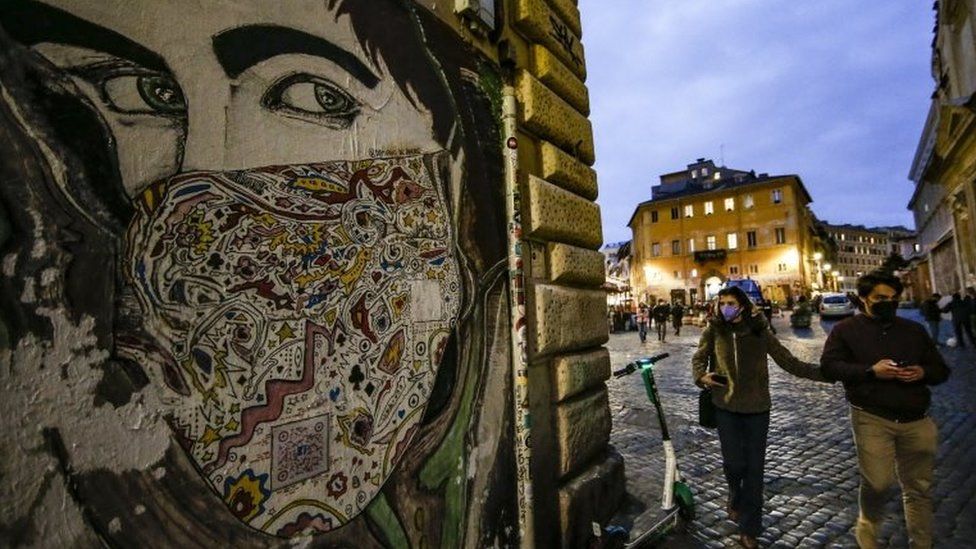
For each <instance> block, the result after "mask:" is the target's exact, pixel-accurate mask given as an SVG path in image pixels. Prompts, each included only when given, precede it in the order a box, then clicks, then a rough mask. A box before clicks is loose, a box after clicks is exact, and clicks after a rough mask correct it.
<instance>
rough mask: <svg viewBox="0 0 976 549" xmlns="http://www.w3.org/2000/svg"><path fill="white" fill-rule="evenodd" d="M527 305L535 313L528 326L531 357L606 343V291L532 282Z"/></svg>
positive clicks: (607, 335)
mask: <svg viewBox="0 0 976 549" xmlns="http://www.w3.org/2000/svg"><path fill="white" fill-rule="evenodd" d="M529 307H530V309H531V311H532V314H533V315H535V316H534V318H535V319H536V321H535V327H534V329H533V328H532V326H531V325H530V328H529V330H530V331H529V334H530V338H529V344H530V347H529V350H530V352H531V354H532V356H533V357H536V356H541V355H551V354H557V353H567V352H572V351H578V350H581V349H586V348H589V347H595V346H597V345H602V344H603V343H606V341H607V339H609V334H608V333H607V326H606V314H607V313H606V310H607V294H606V292H605V291H603V290H580V289H577V288H567V287H565V286H554V285H551V284H533V285H532V288H531V290H530V292H529Z"/></svg>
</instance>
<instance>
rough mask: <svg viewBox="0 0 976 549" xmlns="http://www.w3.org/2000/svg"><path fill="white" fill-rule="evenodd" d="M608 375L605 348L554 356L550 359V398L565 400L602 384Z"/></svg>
mask: <svg viewBox="0 0 976 549" xmlns="http://www.w3.org/2000/svg"><path fill="white" fill-rule="evenodd" d="M609 377H610V352H609V351H607V350H606V349H597V350H596V351H590V352H588V353H580V354H574V355H565V356H560V357H556V358H555V359H553V361H552V399H553V401H556V402H560V401H563V400H566V399H567V398H570V397H573V396H576V395H578V394H580V393H582V392H584V391H586V390H588V389H591V388H593V387H598V386H600V385H603V382H604V381H606V380H607V379H608V378H609Z"/></svg>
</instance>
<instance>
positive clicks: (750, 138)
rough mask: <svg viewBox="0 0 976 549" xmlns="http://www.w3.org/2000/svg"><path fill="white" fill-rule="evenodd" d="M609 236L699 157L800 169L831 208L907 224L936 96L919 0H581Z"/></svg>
mask: <svg viewBox="0 0 976 549" xmlns="http://www.w3.org/2000/svg"><path fill="white" fill-rule="evenodd" d="M579 8H580V11H581V14H582V19H583V45H584V47H585V51H586V62H587V81H586V83H587V86H588V87H589V91H590V103H591V112H592V114H591V117H590V118H591V120H592V122H593V131H594V137H595V139H596V157H597V161H596V166H595V167H596V170H597V173H598V177H599V185H600V197H599V199H598V202H599V203H600V207H601V210H602V215H603V230H604V241H605V242H616V241H621V240H629V239H630V238H631V233H630V229H629V228H628V227H627V226H626V223H627V220H628V219H630V216H631V214H632V213H633V211H634V208H635V206H636V205H637V204H638V203H639V202H641V201H643V200H647V199H649V198H650V196H651V186H652V185H656V184H657V183H658V176H659V175H660V174H662V173H667V172H671V171H675V170H680V169H684V168H685V165H686V164H688V163H691V162H693V161H694V160H695V159H696V158H699V157H706V158H712V159H714V160H715V162H716V164H719V163H720V161H721V158H722V155H723V154H722V151H723V145H724V158H725V165H727V166H728V167H730V168H736V169H742V170H751V169H752V170H756V172H757V173H762V172H767V173H769V174H771V175H772V174H786V173H796V174H799V175H800V177H801V178H802V179H803V182H804V184H806V186H807V189H808V190H809V191H810V194H811V195H812V196H813V200H814V201H813V204H812V205H811V207H812V208H813V211H814V212H815V213H816V214H817V216H818V217H820V218H821V219H824V220H827V221H829V222H831V223H855V224H866V225H905V226H906V227H909V228H914V225H913V221H912V217H911V214H910V212H909V211H908V210H907V209H906V207H907V204H908V200H909V198H911V194H912V190H913V185H912V183H911V182H910V181H909V180H908V171H909V168H910V166H911V163H912V158H913V156H914V153H915V146H916V145H917V143H918V139H919V136H920V134H921V131H922V126H923V124H924V123H925V116H926V114H927V112H928V108H929V97H930V96H931V94H932V91H933V89H934V83H933V81H932V77H931V75H930V60H931V52H932V50H931V42H932V27H933V25H934V22H935V19H934V12H933V11H932V2H931V1H920V0H799V1H798V0H580V1H579Z"/></svg>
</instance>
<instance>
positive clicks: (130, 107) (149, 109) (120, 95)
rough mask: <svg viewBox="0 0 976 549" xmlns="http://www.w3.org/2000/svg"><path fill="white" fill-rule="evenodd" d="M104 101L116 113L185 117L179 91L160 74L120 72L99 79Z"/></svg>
mask: <svg viewBox="0 0 976 549" xmlns="http://www.w3.org/2000/svg"><path fill="white" fill-rule="evenodd" d="M102 92H103V95H104V98H105V100H106V101H107V102H108V103H109V104H110V105H111V106H112V108H114V109H115V110H117V111H119V112H124V113H130V114H153V115H162V116H185V115H186V100H185V99H184V98H183V90H181V89H180V85H179V84H177V83H176V81H175V80H173V78H171V77H169V76H167V75H164V74H123V75H119V76H112V77H109V78H106V79H105V80H103V81H102Z"/></svg>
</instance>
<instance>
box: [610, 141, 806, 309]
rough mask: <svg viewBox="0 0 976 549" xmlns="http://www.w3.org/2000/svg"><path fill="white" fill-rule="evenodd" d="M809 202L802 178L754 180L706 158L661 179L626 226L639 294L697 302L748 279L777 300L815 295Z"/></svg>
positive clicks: (760, 177)
mask: <svg viewBox="0 0 976 549" xmlns="http://www.w3.org/2000/svg"><path fill="white" fill-rule="evenodd" d="M811 201H812V199H811V197H810V194H809V193H808V192H807V190H806V188H805V187H804V185H803V182H802V181H801V179H800V177H799V176H797V175H780V176H769V175H767V174H759V175H756V174H755V173H754V172H746V171H742V170H734V169H730V168H727V167H724V166H722V167H719V166H716V165H715V164H714V162H713V161H711V160H706V159H704V158H700V159H698V160H697V161H696V162H694V163H692V164H689V165H688V166H687V168H686V169H685V170H681V171H677V172H673V173H669V174H664V175H662V176H660V185H656V186H654V187H653V188H652V195H651V200H649V201H646V202H643V203H641V204H639V205H638V206H637V208H636V210H635V211H634V214H633V216H632V217H631V219H630V221H629V223H628V225H629V226H630V228H631V230H632V232H633V240H632V250H631V257H632V260H631V281H632V283H631V286H632V289H633V292H634V295H635V296H640V298H641V299H642V300H648V301H649V300H652V299H657V298H665V299H670V300H678V301H684V302H685V303H693V302H698V301H703V300H707V299H710V298H711V297H713V296H714V295H715V294H716V293H717V292H718V290H719V289H720V287H721V286H722V284H723V283H724V282H725V281H726V280H729V279H742V278H751V279H753V280H755V281H757V282H758V283H759V284H760V285H762V287H763V292H764V295H765V296H766V297H767V298H768V299H772V300H776V301H784V300H786V298H787V296H789V295H793V294H798V293H801V292H806V291H809V290H810V289H811V288H812V287H813V285H814V284H816V283H817V280H816V278H815V277H814V272H815V267H814V266H815V260H814V254H815V253H816V250H817V249H818V243H817V242H818V241H817V237H816V227H815V220H814V217H813V214H812V213H811V212H810V210H809V208H808V204H810V202H811Z"/></svg>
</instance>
